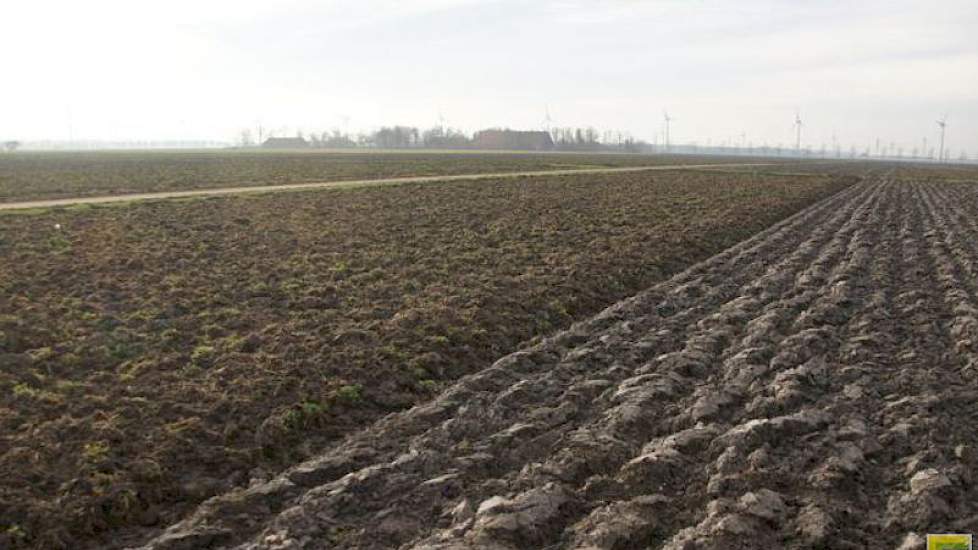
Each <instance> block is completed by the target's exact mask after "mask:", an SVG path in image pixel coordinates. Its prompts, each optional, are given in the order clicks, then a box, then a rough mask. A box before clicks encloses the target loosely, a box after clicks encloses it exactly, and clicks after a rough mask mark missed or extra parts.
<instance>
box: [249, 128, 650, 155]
mask: <svg viewBox="0 0 978 550" xmlns="http://www.w3.org/2000/svg"><path fill="white" fill-rule="evenodd" d="M494 130H499V129H494ZM500 131H503V132H511V130H500ZM480 133H481V132H476V133H475V134H473V135H469V134H466V133H465V132H463V131H461V130H458V129H455V128H448V127H443V126H435V127H433V128H428V129H426V130H422V129H420V128H417V127H414V126H399V125H398V126H384V127H381V128H380V129H378V130H376V131H373V132H369V133H360V134H350V133H347V132H343V131H341V130H338V129H334V130H331V131H328V132H312V133H304V132H296V133H295V134H294V137H296V138H302V139H304V140H305V141H306V143H307V144H308V146H309V147H314V148H328V149H346V148H377V149H477V148H479V142H478V140H477V138H478V136H479V134H480ZM514 133H516V132H514ZM518 133H522V134H526V133H527V132H518ZM539 133H548V134H549V136H550V137H551V139H552V142H553V144H552V149H551V150H555V151H620V152H641V151H643V150H647V149H648V147H649V146H648V144H647V143H645V142H642V141H639V140H636V139H634V138H632V137H631V136H630V135H628V134H627V133H624V132H614V131H605V132H603V133H602V132H599V131H598V130H596V129H595V128H591V127H588V128H553V129H550V130H549V131H546V132H545V131H539ZM276 137H277V136H276V132H269V133H268V134H267V135H265V136H264V138H270V139H275V138H276ZM290 137H292V136H290ZM262 141H264V139H263V140H262ZM238 144H239V145H241V146H243V147H250V146H254V145H260V143H258V142H256V140H255V139H254V134H253V133H252V132H251V131H250V130H243V131H242V132H241V134H240V136H239V139H238Z"/></svg>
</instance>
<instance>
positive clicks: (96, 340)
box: [0, 172, 852, 548]
mask: <svg viewBox="0 0 978 550" xmlns="http://www.w3.org/2000/svg"><path fill="white" fill-rule="evenodd" d="M851 181H852V180H851V179H849V180H845V179H831V178H824V177H811V176H807V177H793V178H792V177H781V176H757V175H750V174H743V175H730V174H696V173H685V172H671V173H665V172H663V173H656V174H651V173H633V174H617V175H604V176H593V175H592V176H587V177H583V176H575V177H559V178H558V177H548V178H536V179H532V180H506V181H497V182H493V181H483V182H468V183H448V184H440V185H434V184H427V185H404V186H397V187H389V188H383V189H359V190H343V191H320V192H302V193H292V194H280V195H271V196H261V197H238V198H222V199H210V200H194V201H182V202H165V203H140V204H133V205H129V206H117V207H105V208H95V209H89V210H64V211H51V212H47V213H43V214H36V215H6V216H0V518H2V523H3V525H2V528H0V533H2V534H0V537H2V538H0V546H3V545H7V546H10V545H17V546H26V547H35V548H59V547H61V548H84V547H100V548H101V547H112V546H120V545H124V544H127V543H130V542H134V541H138V540H142V539H141V538H140V537H145V535H148V534H150V533H151V530H152V529H154V528H156V526H164V525H167V524H170V523H173V522H175V521H177V520H179V519H180V518H182V517H184V516H185V515H186V513H187V512H189V511H190V510H192V509H193V508H194V507H195V506H197V505H198V504H199V503H200V502H201V501H203V500H204V499H207V498H209V497H211V496H214V495H217V494H221V493H225V492H227V491H231V490H233V489H236V488H237V489H240V488H243V487H248V486H254V487H255V489H254V490H255V491H266V490H267V487H268V486H267V485H265V482H267V481H268V480H269V479H270V478H272V477H273V476H274V474H276V473H277V472H279V471H280V470H282V469H283V468H285V467H286V466H289V465H292V464H294V463H296V462H297V461H300V460H303V459H308V458H312V457H315V456H317V455H318V453H320V452H321V451H322V450H324V449H330V448H332V447H331V445H333V444H335V442H336V441H338V440H339V438H340V437H341V436H343V435H345V434H347V433H349V432H351V431H353V430H357V429H361V428H363V427H365V426H367V425H368V424H369V423H370V422H372V421H374V420H376V419H377V418H379V417H381V416H383V415H385V414H388V413H392V412H397V411H401V410H404V409H406V408H408V407H411V406H413V405H415V404H418V403H424V402H426V401H428V400H429V399H431V398H432V397H433V396H435V395H437V394H439V393H440V392H441V391H442V390H443V389H444V388H445V387H446V386H447V385H449V384H451V382H453V381H454V380H456V379H458V378H459V377H462V376H465V375H469V374H472V373H476V372H479V371H481V370H483V369H484V368H485V367H487V366H488V365H489V364H491V363H492V361H493V360H494V359H496V358H498V357H500V356H502V355H504V354H507V353H510V352H512V351H514V350H516V349H517V348H518V347H519V346H520V345H521V343H523V342H525V341H527V340H528V339H530V338H532V337H534V336H535V335H539V334H547V333H552V332H553V331H555V330H557V329H560V328H566V327H567V326H569V325H570V323H571V322H573V321H574V320H579V319H583V318H586V317H587V316H590V315H592V314H594V313H595V312H597V311H598V310H600V309H601V308H603V307H605V306H607V305H608V304H611V303H614V302H615V301H617V300H619V299H621V298H624V297H626V296H629V295H631V294H633V293H635V292H637V291H638V290H640V289H642V288H646V287H648V286H649V285H651V284H653V283H654V282H657V281H661V280H663V279H665V278H667V277H668V276H669V275H671V274H673V273H676V272H678V271H680V270H681V269H683V268H685V267H687V266H689V265H691V264H692V263H694V262H696V261H699V260H702V259H705V258H707V257H709V256H710V255H712V254H714V253H716V252H718V251H720V250H723V249H724V248H726V247H728V246H731V245H733V244H735V243H736V242H738V241H741V240H742V239H744V238H747V237H748V236H750V235H752V234H754V233H756V232H757V231H760V230H762V229H764V228H765V227H768V226H770V225H771V224H773V223H775V222H777V221H778V220H780V219H783V218H785V217H786V216H788V215H790V214H791V213H793V212H797V211H799V210H801V209H802V208H804V207H805V206H807V205H809V204H812V203H813V202H815V201H817V200H819V199H820V198H823V197H826V196H828V195H830V194H832V193H834V192H836V191H838V190H839V189H842V188H844V187H846V186H847V185H848V184H849V183H851ZM847 196H848V195H847ZM836 203H837V204H840V205H845V204H848V203H845V202H839V200H836ZM840 215H841V214H840ZM813 219H814V218H813ZM797 231H800V230H796V232H797ZM771 259H772V261H773V259H774V257H773V256H771ZM724 273H726V272H724ZM731 277H732V279H731V281H736V280H740V278H742V275H741V274H738V273H734V274H733V275H731ZM731 284H732V282H731ZM684 303H685V302H684ZM677 307H678V306H677ZM676 337H677V338H678V337H679V336H678V335H677V336H676ZM582 341H583V340H582ZM670 341H671V340H670ZM548 345H549V344H548ZM662 349H665V348H662ZM623 360H624V359H623ZM582 364H583V363H582ZM594 368H596V369H597V368H599V366H598V365H597V364H595V366H594ZM629 368H631V366H630V365H629V366H625V365H624V364H623V366H621V369H626V370H627V369H629ZM626 370H621V371H616V372H618V373H619V374H622V375H623V374H625V372H626ZM488 372H489V373H490V374H487V375H485V376H495V375H494V374H491V373H498V372H499V369H495V370H491V371H488ZM597 373H598V371H595V376H598V374H597ZM506 376H507V377H508V378H507V380H509V379H510V378H511V377H517V378H512V380H511V381H517V380H518V378H519V377H521V376H523V375H522V374H520V372H519V371H518V370H514V371H512V372H511V373H509V374H506ZM554 376H558V374H557V371H555V374H554ZM602 376H603V375H602ZM476 380H481V378H477V379H476ZM554 380H555V381H556V380H558V378H555V379H554ZM467 383H469V382H467ZM496 383H497V382H493V384H496ZM611 383H612V382H609V384H611ZM593 389H594V390H596V389H599V386H594V388H593ZM451 391H457V390H450V393H451ZM513 391H515V392H516V393H515V394H514V398H513V399H516V402H517V403H518V402H519V401H520V400H523V399H524V397H525V396H524V397H520V396H523V395H524V392H522V391H517V390H513ZM527 391H529V392H530V394H536V389H534V387H532V386H528V387H527ZM554 391H556V390H554V389H548V390H546V391H545V392H544V393H540V394H539V395H534V396H533V398H534V399H538V398H539V399H544V400H547V399H551V398H553V397H554V396H555V395H557V394H553V392H554ZM582 391H584V392H585V394H587V392H591V391H592V390H582ZM547 392H550V393H547ZM551 394H552V395H551ZM486 395H491V394H486ZM435 403H436V404H435V405H432V406H434V407H436V408H437V407H442V406H444V400H442V401H436V402H435ZM438 403H441V404H440V405H439V404H438ZM480 403H481V402H480V401H477V400H476V401H472V402H471V403H470V404H471V406H472V407H473V409H472V411H473V412H475V411H483V410H486V409H485V408H484V407H483V406H482V404H480ZM424 410H428V409H424ZM433 410H436V409H433ZM534 410H536V407H534ZM547 410H549V409H547V408H546V407H541V408H540V409H539V410H538V411H537V412H535V413H533V414H536V415H544V416H546V415H549V414H551V413H550V412H546V411H547ZM447 411H449V409H446V412H447ZM451 411H454V409H451ZM451 414H455V412H452V413H451ZM527 414H528V416H526V417H525V418H524V421H525V422H527V423H528V425H529V426H531V427H532V428H533V430H538V429H539V428H540V426H542V424H541V425H537V424H535V423H536V422H537V420H534V418H536V417H535V416H532V415H529V413H527ZM552 414H553V415H554V416H553V418H562V417H563V416H562V415H564V414H565V412H561V411H560V410H554V411H552ZM449 416H450V415H442V414H441V413H437V414H436V415H435V416H433V417H432V419H434V418H435V417H438V418H441V419H442V420H446V419H448V418H449ZM394 418H395V419H396V418H399V417H394ZM409 418H410V417H409ZM482 420H483V421H484V422H485V429H486V430H491V429H492V430H494V429H495V428H492V426H495V425H496V424H497V423H498V422H499V421H505V418H502V417H500V418H499V419H496V418H495V417H493V416H492V415H489V416H486V417H485V418H483V419H482ZM392 421H393V422H400V420H392ZM412 422H414V421H412ZM465 422H468V420H466V421H465ZM419 425H420V424H419ZM464 425H465V424H464V423H463V424H459V426H464ZM464 429H465V430H469V428H464ZM480 430H481V428H480V429H479V430H476V431H474V432H472V433H471V434H469V435H463V436H462V437H463V439H466V440H467V441H469V443H466V444H465V445H470V444H471V445H476V444H477V442H478V441H479V440H480V438H482V437H483V435H485V434H488V433H490V432H484V433H483V432H482V431H480ZM521 430H522V428H519V429H514V431H513V432H512V433H511V434H510V435H509V436H500V437H504V438H505V437H509V438H511V439H513V441H514V442H513V443H512V444H513V445H516V446H517V447H520V446H522V445H524V443H528V442H531V441H538V440H537V439H536V437H537V436H536V435H532V434H530V433H529V432H527V433H523V432H522V431H521ZM365 433H368V434H369V433H371V432H365ZM374 433H378V432H374ZM408 433H409V432H403V433H401V432H396V431H395V432H383V435H382V439H381V440H377V441H375V443H376V448H374V449H367V448H366V447H364V446H363V445H359V444H358V445H355V446H353V447H350V448H349V449H348V452H350V453H353V454H352V455H350V457H353V458H355V459H356V460H354V461H352V462H350V461H347V462H343V461H341V462H340V463H337V465H335V466H330V467H328V468H325V469H324V468H314V469H313V470H311V473H310V477H309V478H307V480H306V481H305V483H306V484H307V485H309V486H311V485H313V484H317V483H319V482H326V481H330V479H332V478H333V477H334V476H337V475H339V474H341V473H344V472H345V471H351V470H352V469H356V468H360V467H362V466H365V465H367V464H368V463H370V462H372V461H377V460H386V458H385V457H386V456H387V455H386V454H384V453H387V452H388V450H389V449H400V448H402V447H401V446H402V445H403V444H405V442H406V439H405V437H407V434H408ZM410 433H416V434H420V433H422V432H419V431H414V432H410ZM534 433H536V432H534ZM559 433H560V432H559V431H554V432H553V434H554V435H556V434H559ZM395 435H396V437H395ZM537 435H539V434H537ZM517 436H518V437H517ZM358 437H359V436H358ZM363 437H367V438H368V439H371V440H373V438H374V437H375V436H374V435H367V436H363ZM358 441H359V440H358ZM538 443H540V445H541V447H540V449H544V448H547V447H545V446H543V445H544V442H540V441H538ZM455 444H459V445H462V443H458V442H454V443H452V444H451V445H455ZM517 447H514V448H517ZM345 448H346V447H344V449H345ZM450 448H451V446H449V447H446V449H449V450H450ZM520 448H521V447H520ZM459 449H461V447H459ZM459 449H455V450H452V451H451V453H450V454H446V455H445V456H444V457H442V458H445V459H448V458H450V457H453V456H455V454H456V453H457V452H460V450H459ZM343 452H344V453H346V452H347V451H343ZM397 452H401V451H397ZM344 456H346V455H344ZM343 460H347V459H346V458H344V459H343ZM350 460H353V459H352V458H351V459H350ZM439 460H441V459H439ZM433 464H436V463H433ZM437 464H441V463H440V462H438V463H437ZM473 464H474V463H473ZM507 464H508V463H507V462H505V461H503V462H499V463H498V464H486V463H483V466H484V467H486V468H489V471H499V472H502V471H504V470H505V469H506V468H509V467H510V466H507ZM290 475H295V474H290ZM414 479H415V477H409V478H406V479H405V483H410V482H412V481H411V480H414ZM357 490H362V488H360V489H357ZM439 490H441V489H439ZM568 490H570V489H568ZM478 491H481V492H475V493H472V495H473V496H472V497H471V498H475V497H476V496H479V495H481V494H483V493H485V491H486V490H485V489H479V490H478ZM290 494H291V493H290ZM296 494H297V493H296ZM395 494H396V493H391V495H390V497H391V498H393V496H394V495H395ZM291 495H292V496H295V495H294V494H291ZM270 498H272V501H274V500H275V498H277V497H274V496H272V497H270ZM453 498H454V497H453ZM272 501H269V502H268V503H267V504H263V505H262V506H266V507H269V506H270V507H271V508H266V513H271V512H273V511H276V510H278V505H276V504H274V503H273V502H272ZM282 502H284V500H283V501H282ZM459 502H460V501H459ZM375 504H376V503H374V502H373V501H371V500H370V499H367V500H365V501H364V505H369V506H374V505H375ZM390 504H391V505H392V506H393V505H395V504H396V503H394V502H391V503H390ZM396 505H397V506H400V505H401V504H396ZM575 510H576V508H575ZM247 511H248V513H249V514H253V513H255V511H256V509H255V508H252V507H250V506H249V507H248V509H247ZM567 513H568V514H569V513H570V511H568V512H567ZM366 517H367V516H363V517H362V518H361V519H364V518H366ZM411 517H413V516H411ZM570 517H572V516H568V518H570ZM358 518H360V516H358ZM346 521H347V520H342V521H341V524H340V525H346V524H347V523H343V522H346ZM351 521H352V520H351ZM357 521H359V519H358V520H357ZM405 521H408V520H405ZM410 521H414V520H410ZM349 525H351V526H353V527H351V529H353V530H350V531H348V534H349V535H350V536H351V537H354V538H350V539H345V540H348V541H354V540H360V539H358V538H356V537H360V536H362V533H361V534H357V533H359V532H358V531H356V529H355V526H356V525H357V524H356V523H355V522H354V523H349ZM433 525H434V524H432V526H433ZM147 529H148V530H150V531H145V530H147ZM385 529H388V530H389V529H390V527H389V526H388V527H385ZM413 529H414V528H413V527H411V526H410V525H408V526H407V527H405V528H404V529H403V535H398V536H399V537H403V538H404V540H410V539H412V537H413V538H416V537H420V536H421V535H422V534H423V533H422V532H420V531H417V530H413ZM344 532H347V531H344ZM248 533H250V531H247V530H243V531H241V532H240V534H241V535H245V534H248ZM344 536H345V535H344ZM541 536H542V535H541ZM547 536H549V535H547ZM363 540H365V541H366V540H367V539H363ZM371 540H372V539H371ZM368 542H369V541H368ZM351 544H352V543H351ZM369 544H375V542H369ZM191 546H193V547H196V546H198V545H197V544H196V543H193V544H191Z"/></svg>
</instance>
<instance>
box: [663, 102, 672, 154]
mask: <svg viewBox="0 0 978 550" xmlns="http://www.w3.org/2000/svg"><path fill="white" fill-rule="evenodd" d="M662 117H663V118H664V119H665V121H666V151H668V150H669V123H670V122H672V118H671V117H670V116H669V111H662Z"/></svg>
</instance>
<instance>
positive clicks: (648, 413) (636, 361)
mask: <svg viewBox="0 0 978 550" xmlns="http://www.w3.org/2000/svg"><path fill="white" fill-rule="evenodd" d="M976 275H978V185H969V184H950V183H948V184H942V183H928V182H918V181H900V180H895V179H888V178H886V177H884V178H875V179H870V180H866V181H864V182H862V183H860V184H858V185H856V186H854V187H851V188H848V189H847V190H845V191H843V192H841V193H839V194H837V195H835V196H833V197H830V198H828V199H826V200H825V201H822V202H821V203H818V204H816V205H814V206H813V207H811V208H809V209H806V210H804V211H802V212H800V213H799V214H797V215H795V216H793V217H791V218H789V219H787V220H785V221H783V222H781V223H780V224H778V225H776V226H774V227H772V228H770V229H768V230H767V231H765V232H763V233H761V234H759V235H757V236H756V237H754V238H752V239H750V240H748V241H745V242H744V243H741V244H740V245H738V246H735V247H734V248H731V249H729V250H727V251H725V252H723V253H721V254H719V255H717V256H715V257H713V258H711V259H710V260H707V261H705V262H703V263H701V264H698V265H696V266H693V267H692V268H690V269H689V270H687V271H685V272H683V273H681V274H679V275H677V276H676V277H673V278H672V279H670V280H668V281H667V282H664V283H662V284H659V285H657V286H655V287H653V288H651V289H649V290H647V291H645V292H643V293H642V294H639V295H637V296H635V297H633V298H630V299H628V300H625V301H623V302H621V303H619V304H617V305H615V306H613V307H611V308H609V309H608V310H606V311H604V312H603V313H601V314H600V315H598V316H597V317H595V318H593V319H591V320H589V321H586V322H583V323H580V324H577V325H575V326H573V327H572V328H571V329H569V330H567V331H566V332H563V333H559V334H557V335H555V336H554V337H552V338H549V339H547V340H545V341H543V342H542V343H540V344H538V345H536V346H534V347H531V348H528V349H525V350H523V351H520V352H517V353H515V354H513V355H510V356H507V357H505V358H503V359H501V360H499V361H498V362H496V363H495V364H494V365H493V366H492V367H490V368H488V369H487V370H484V371H482V372H480V373H477V374H474V375H472V376H469V377H466V378H464V379H462V380H460V381H459V382H457V383H456V384H454V385H453V386H451V387H450V388H449V389H448V390H447V391H445V392H444V393H443V394H442V395H440V396H439V397H438V398H436V399H435V400H433V401H431V402H429V403H427V404H425V405H423V406H418V407H416V408H414V409H411V410H409V411H406V412H403V413H399V414H395V415H391V416H388V417H386V418H384V419H382V420H381V421H380V422H378V423H377V424H375V425H373V426H371V427H369V428H367V429H365V430H363V431H362V432H359V433H357V434H354V435H353V436H351V437H350V438H348V439H347V440H346V441H344V442H342V443H338V444H337V445H336V446H335V447H334V448H332V449H331V450H329V451H328V452H327V453H325V454H323V455H321V456H320V457H319V458H317V459H315V460H312V461H310V462H307V463H304V464H301V465H299V466H297V467H294V468H293V469H291V470H288V471H286V472H285V473H283V474H282V475H281V476H279V477H277V478H275V479H273V480H271V481H268V482H264V483H256V484H255V485H253V486H252V487H251V488H249V489H247V490H239V491H237V492H234V493H231V494H228V495H224V496H221V497H217V498H215V499H212V500H210V501H208V502H207V503H205V504H204V505H203V506H201V507H200V509H199V510H198V511H197V512H196V513H195V514H194V515H192V516H191V517H190V518H188V519H187V520H185V521H184V522H182V523H180V524H177V525H175V526H172V527H170V528H169V529H168V530H167V531H165V532H163V533H161V534H159V535H158V536H157V538H155V539H154V540H152V541H151V542H150V543H148V546H146V548H150V549H176V548H198V547H212V546H213V547H235V548H248V549H286V548H289V549H293V548H369V549H372V548H398V547H400V548H411V549H416V550H420V549H432V550H433V549H446V550H447V549H462V548H491V549H498V550H506V549H520V548H581V549H583V548H588V549H622V548H665V549H670V550H678V549H684V550H686V549H716V550H720V549H741V548H743V549H748V548H749V549H755V548H853V549H854V548H889V549H892V548H921V547H922V545H923V541H922V539H921V538H919V537H921V536H923V535H924V534H925V533H928V532H938V533H940V532H966V533H967V532H975V531H978V490H976V484H975V481H976V480H975V465H976V460H978V448H976V441H975V429H976V427H978V406H976V403H978V372H976V368H978V302H976V291H978V278H976Z"/></svg>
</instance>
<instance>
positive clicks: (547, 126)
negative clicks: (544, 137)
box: [543, 105, 553, 134]
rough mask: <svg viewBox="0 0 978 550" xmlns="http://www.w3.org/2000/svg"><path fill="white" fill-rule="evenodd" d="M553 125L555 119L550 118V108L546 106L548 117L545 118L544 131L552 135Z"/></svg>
mask: <svg viewBox="0 0 978 550" xmlns="http://www.w3.org/2000/svg"><path fill="white" fill-rule="evenodd" d="M551 124H553V119H552V118H550V106H549V105H547V106H546V116H544V117H543V129H544V130H546V131H547V133H548V134H549V133H550V126H551Z"/></svg>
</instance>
